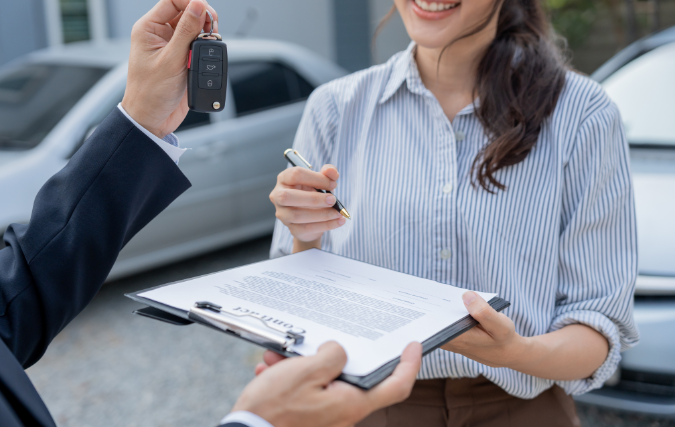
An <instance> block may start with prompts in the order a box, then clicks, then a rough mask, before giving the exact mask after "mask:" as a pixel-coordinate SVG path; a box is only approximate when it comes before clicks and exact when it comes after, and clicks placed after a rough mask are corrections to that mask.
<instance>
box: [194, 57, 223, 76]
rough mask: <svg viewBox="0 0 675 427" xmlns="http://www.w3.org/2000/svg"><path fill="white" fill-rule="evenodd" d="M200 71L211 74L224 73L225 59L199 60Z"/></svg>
mask: <svg viewBox="0 0 675 427" xmlns="http://www.w3.org/2000/svg"><path fill="white" fill-rule="evenodd" d="M199 72H200V73H210V74H217V75H219V76H220V75H221V74H223V61H204V60H203V59H202V60H200V61H199Z"/></svg>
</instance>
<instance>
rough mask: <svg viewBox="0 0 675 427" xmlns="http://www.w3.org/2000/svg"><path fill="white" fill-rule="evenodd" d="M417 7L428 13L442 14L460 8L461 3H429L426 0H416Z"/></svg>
mask: <svg viewBox="0 0 675 427" xmlns="http://www.w3.org/2000/svg"><path fill="white" fill-rule="evenodd" d="M415 3H416V4H417V6H419V7H420V8H421V9H422V10H425V11H427V12H441V11H443V10H448V9H453V8H455V7H457V6H459V3H435V2H433V3H427V2H425V1H424V0H415Z"/></svg>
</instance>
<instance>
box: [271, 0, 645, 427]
mask: <svg viewBox="0 0 675 427" xmlns="http://www.w3.org/2000/svg"><path fill="white" fill-rule="evenodd" d="M395 6H396V9H397V10H398V12H399V13H400V14H401V16H402V18H403V22H404V23H405V27H406V29H407V31H408V34H409V35H410V37H411V39H412V40H413V42H412V44H411V45H410V47H409V48H408V50H406V51H405V52H402V53H399V54H397V55H395V56H394V57H392V58H391V59H390V60H389V61H388V62H387V63H386V64H384V65H379V66H375V67H372V68H370V69H368V70H364V71H361V72H358V73H355V74H352V75H350V76H347V77H345V78H342V79H339V80H336V81H334V82H331V83H329V84H327V85H325V86H323V87H320V88H319V89H317V90H316V91H315V92H314V93H313V94H312V96H311V97H310V100H309V101H308V104H307V108H306V110H305V114H304V117H303V119H302V122H301V124H300V128H299V130H298V134H297V137H296V141H295V148H296V149H297V150H298V151H299V152H300V153H302V154H303V155H304V156H305V157H306V158H307V159H308V160H309V162H310V163H312V164H317V165H327V166H324V167H323V168H322V169H321V172H311V171H302V170H299V169H298V170H295V169H289V170H287V171H285V172H283V173H281V174H280V175H279V179H278V183H277V186H276V188H275V189H274V191H273V192H272V194H271V195H270V198H271V200H272V201H273V203H274V204H275V205H276V209H277V218H278V219H279V221H278V222H277V226H276V229H275V235H274V240H273V246H272V256H280V255H282V254H287V253H290V252H291V251H293V252H296V251H301V250H305V249H307V248H311V247H321V248H323V249H324V250H327V251H330V252H333V253H337V254H340V255H345V256H348V257H351V258H356V259H359V260H362V261H365V262H369V263H372V264H376V265H380V266H383V267H386V268H390V269H394V270H398V271H402V272H405V273H409V274H414V275H416V276H420V277H425V278H428V279H432V280H436V281H439V282H443V283H448V284H453V285H456V286H461V287H465V288H469V289H474V290H480V291H485V292H496V293H498V294H499V295H500V296H501V297H503V298H505V299H507V300H509V301H510V302H511V303H512V305H511V307H510V308H509V309H507V310H506V311H505V315H504V314H498V313H496V312H494V311H493V310H492V309H491V308H489V307H488V306H486V303H485V302H484V301H482V300H481V299H480V298H479V297H477V295H476V294H475V293H473V292H467V293H466V294H465V296H464V298H465V299H464V301H465V304H466V305H467V307H468V309H469V311H470V312H471V313H472V314H473V315H474V317H476V318H477V319H478V320H479V321H480V322H481V327H479V328H474V329H473V330H471V331H470V332H468V333H466V334H464V335H462V336H461V337H459V338H457V339H455V340H453V341H451V342H450V343H448V344H446V345H445V346H444V347H443V349H442V350H437V351H435V352H433V353H431V354H430V355H428V356H427V357H425V359H424V363H423V365H422V369H421V371H420V374H419V381H418V383H417V385H416V386H415V389H414V391H413V394H412V396H411V397H410V398H409V399H408V400H407V401H406V402H404V403H401V404H399V405H395V406H394V407H391V408H388V409H386V410H383V411H380V412H379V413H376V414H374V415H372V416H371V417H369V418H368V419H367V420H365V421H364V422H363V423H362V424H361V425H362V426H406V425H424V426H441V425H443V426H444V425H446V424H447V425H452V426H460V425H467V426H468V425H471V426H473V427H475V426H488V425H499V426H505V425H518V426H527V425H546V426H573V425H578V418H577V416H576V413H575V410H574V404H573V401H572V399H571V397H570V396H569V395H571V394H581V393H585V392H587V391H589V390H591V389H594V388H598V387H600V386H601V385H602V384H603V382H604V381H605V380H607V379H608V378H609V377H610V376H611V375H612V373H613V372H614V371H615V369H616V368H617V365H618V362H619V359H620V354H619V353H620V351H621V350H623V349H626V348H628V347H630V346H633V345H635V344H636V343H637V340H638V334H637V330H636V328H635V325H634V323H633V320H632V318H633V316H632V308H633V307H632V298H633V288H634V282H635V278H636V275H637V249H636V234H635V213H634V205H633V191H632V187H631V180H630V173H629V166H628V147H627V144H626V140H625V136H624V133H623V130H622V125H621V120H620V117H619V113H618V111H617V109H616V107H615V106H614V104H613V103H612V102H611V101H610V100H609V99H608V98H607V96H606V95H605V94H604V92H603V91H602V89H601V88H600V86H598V85H597V84H596V83H594V82H592V81H591V80H589V79H588V78H586V77H582V76H580V75H578V74H575V73H574V72H571V71H569V70H567V69H566V66H565V63H564V61H563V60H562V59H561V55H560V54H559V52H558V50H557V49H556V47H555V45H554V44H553V43H552V42H551V41H550V40H549V24H548V22H547V21H546V19H545V15H544V13H543V12H542V10H541V7H540V5H539V2H538V1H537V0H460V1H456V0H442V1H436V2H435V3H425V2H422V1H421V0H415V1H413V0H395ZM330 165H335V166H330ZM338 170H339V171H340V176H341V178H340V186H339V187H338V188H337V190H336V191H337V193H336V194H337V195H338V196H339V197H340V200H341V201H342V202H343V204H344V205H345V206H346V207H347V209H348V210H349V212H350V213H351V215H352V218H353V220H352V221H345V220H344V219H342V218H341V217H340V215H339V214H338V213H337V212H336V211H335V210H334V209H331V208H330V206H332V204H333V203H334V198H333V196H331V195H326V194H322V193H318V192H315V191H313V188H323V189H334V188H336V186H337V180H338V172H337V171H338Z"/></svg>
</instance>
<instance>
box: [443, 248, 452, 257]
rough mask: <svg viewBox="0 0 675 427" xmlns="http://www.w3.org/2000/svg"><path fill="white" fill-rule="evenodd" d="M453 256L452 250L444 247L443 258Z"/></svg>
mask: <svg viewBox="0 0 675 427" xmlns="http://www.w3.org/2000/svg"><path fill="white" fill-rule="evenodd" d="M451 256H452V252H450V249H443V250H442V251H441V258H443V259H450V257H451Z"/></svg>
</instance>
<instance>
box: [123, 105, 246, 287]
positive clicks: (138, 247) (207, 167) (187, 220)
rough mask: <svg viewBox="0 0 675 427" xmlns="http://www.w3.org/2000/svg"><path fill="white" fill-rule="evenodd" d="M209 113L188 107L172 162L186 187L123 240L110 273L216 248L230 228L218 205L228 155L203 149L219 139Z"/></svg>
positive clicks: (231, 221)
mask: <svg viewBox="0 0 675 427" xmlns="http://www.w3.org/2000/svg"><path fill="white" fill-rule="evenodd" d="M225 110H226V111H227V106H226V109H225ZM221 114H227V113H226V112H224V113H221ZM215 115H216V114H204V113H196V112H193V111H190V112H188V115H187V116H186V118H185V120H184V121H183V123H182V124H181V125H180V127H179V128H178V129H177V130H176V132H175V133H176V136H177V137H178V140H179V142H180V146H181V148H186V149H187V150H186V151H185V153H184V154H183V155H182V156H181V158H180V161H179V163H178V167H179V168H180V169H181V171H182V172H183V173H184V174H185V176H186V177H187V178H188V179H189V180H190V183H191V184H192V187H191V188H190V189H188V190H187V191H186V192H185V193H184V194H182V195H181V196H180V197H179V198H178V199H176V200H175V201H174V202H173V203H172V204H171V205H170V206H169V207H168V208H167V209H166V210H165V211H164V212H162V213H161V214H160V215H158V216H157V217H156V218H155V219H154V220H153V221H152V222H151V223H150V224H148V226H147V227H145V228H144V229H143V230H141V231H140V232H139V233H138V235H137V236H136V237H134V238H133V239H132V240H131V241H130V242H129V244H128V245H127V246H126V247H125V249H124V250H123V251H122V253H121V254H120V257H119V259H118V263H117V265H116V266H115V269H114V270H113V277H114V276H116V275H119V274H120V273H125V274H126V273H130V272H134V271H139V270H141V269H146V268H148V267H151V266H154V265H160V264H164V263H166V262H170V261H172V260H176V259H181V258H184V257H187V256H190V255H194V254H197V253H200V252H203V251H205V250H208V249H210V248H213V247H217V246H219V245H220V243H221V242H220V240H221V235H222V234H223V233H225V232H226V231H227V230H230V229H231V228H232V227H233V225H234V223H235V220H236V219H235V218H233V217H232V216H230V215H226V214H225V212H224V209H223V205H222V203H223V202H224V200H225V199H227V197H224V194H223V193H227V187H228V185H229V183H230V182H231V180H232V178H231V176H230V174H229V167H228V164H229V160H228V159H227V158H226V157H225V156H218V155H213V154H212V153H209V151H210V150H209V147H213V146H216V145H217V142H218V140H219V138H220V137H219V133H218V130H217V128H216V124H217V120H215V118H214V117H212V116H215Z"/></svg>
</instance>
